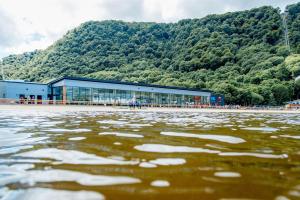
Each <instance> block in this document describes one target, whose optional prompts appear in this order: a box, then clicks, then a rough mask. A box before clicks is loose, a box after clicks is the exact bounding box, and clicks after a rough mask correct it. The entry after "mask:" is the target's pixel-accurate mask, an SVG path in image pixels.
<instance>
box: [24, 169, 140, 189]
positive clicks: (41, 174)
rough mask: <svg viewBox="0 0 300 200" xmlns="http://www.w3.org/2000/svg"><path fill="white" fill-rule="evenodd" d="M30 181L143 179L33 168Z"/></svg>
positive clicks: (93, 183)
mask: <svg viewBox="0 0 300 200" xmlns="http://www.w3.org/2000/svg"><path fill="white" fill-rule="evenodd" d="M26 174H27V177H28V178H26V180H21V181H22V182H24V181H25V182H28V183H50V182H64V181H69V182H70V181H71V182H77V183H78V184H81V185H85V186H104V185H121V184H134V183H140V182H141V180H140V179H137V178H133V177H128V176H104V175H92V174H87V173H82V172H75V171H68V170H54V169H53V170H43V171H39V170H32V171H27V172H26Z"/></svg>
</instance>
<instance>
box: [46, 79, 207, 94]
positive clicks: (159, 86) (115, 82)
mask: <svg viewBox="0 0 300 200" xmlns="http://www.w3.org/2000/svg"><path fill="white" fill-rule="evenodd" d="M64 79H69V80H76V81H90V82H101V83H112V84H123V85H135V86H144V87H156V88H165V89H175V90H187V91H195V92H210V93H213V91H211V90H197V89H192V88H183V87H175V86H163V85H154V84H145V83H131V82H123V81H113V80H100V79H92V78H82V77H81V78H80V77H70V76H63V77H60V78H57V79H55V80H53V81H50V82H49V83H48V84H49V85H52V84H54V83H57V82H59V81H61V80H64Z"/></svg>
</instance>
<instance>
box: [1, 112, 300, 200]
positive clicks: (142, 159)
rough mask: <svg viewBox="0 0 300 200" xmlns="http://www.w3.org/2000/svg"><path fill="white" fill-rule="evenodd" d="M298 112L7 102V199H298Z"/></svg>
mask: <svg viewBox="0 0 300 200" xmlns="http://www.w3.org/2000/svg"><path fill="white" fill-rule="evenodd" d="M299 139H300V117H299V115H296V114H251V113H245V114H238V113H232V114H230V113H222V114H218V113H211V114H209V113H155V112H126V111H124V112H54V111H52V112H41V111H40V112H34V111H25V112H22V113H19V112H17V111H15V112H12V111H10V112H7V111H5V112H4V111H0V198H3V199H26V200H27V199H74V200H76V199H147V198H148V199H184V198H187V199H195V198H196V199H207V200H210V199H274V200H283V199H285V200H286V199H291V200H293V199H299V198H300V175H299V174H300V148H299V147H300V141H299Z"/></svg>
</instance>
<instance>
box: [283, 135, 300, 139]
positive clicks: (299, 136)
mask: <svg viewBox="0 0 300 200" xmlns="http://www.w3.org/2000/svg"><path fill="white" fill-rule="evenodd" d="M280 137H284V138H292V139H297V140H300V135H280Z"/></svg>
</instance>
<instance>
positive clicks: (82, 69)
mask: <svg viewBox="0 0 300 200" xmlns="http://www.w3.org/2000/svg"><path fill="white" fill-rule="evenodd" d="M299 7H300V4H295V5H291V6H289V7H288V8H287V11H288V13H289V15H288V27H289V29H290V32H291V44H292V48H293V50H295V51H296V50H297V48H298V47H299V44H300V35H299V34H300V31H299V30H300V29H299V25H300V23H299V22H300V18H299V16H300V15H299V13H300V9H299ZM283 39H284V38H283V27H282V19H281V15H280V12H279V10H278V9H274V8H272V7H267V6H265V7H261V8H257V9H252V10H248V11H242V12H234V13H227V14H223V15H209V16H207V17H204V18H202V19H187V20H181V21H179V22H178V23H170V24H165V23H136V22H133V23H127V22H122V21H102V22H97V21H90V22H86V23H84V24H82V25H81V26H79V27H78V28H75V29H74V30H71V31H69V32H68V33H67V34H66V35H65V36H64V37H63V38H62V39H60V40H59V41H57V42H56V43H54V44H53V45H52V46H50V47H49V48H47V49H46V50H43V51H36V52H33V53H25V54H22V55H12V56H9V57H6V58H4V59H3V62H2V64H1V65H5V69H6V70H5V71H6V74H7V75H8V76H9V77H10V78H13V79H27V80H30V81H44V82H46V81H48V80H51V79H53V78H57V77H60V76H64V75H67V76H84V77H91V78H97V79H106V80H120V81H130V82H141V83H152V84H161V85H169V86H182V87H190V88H208V89H211V90H213V91H215V92H218V93H222V94H224V95H225V98H226V103H228V104H242V105H257V104H269V105H279V104H283V103H284V102H285V101H288V100H290V99H292V98H293V95H294V94H293V87H294V83H293V80H294V78H295V76H296V75H299V72H300V69H299V66H300V65H299V63H300V58H299V55H291V56H289V54H290V52H289V50H288V49H287V48H286V47H285V46H284V41H283ZM299 50H300V49H299ZM294 96H295V95H294Z"/></svg>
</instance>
